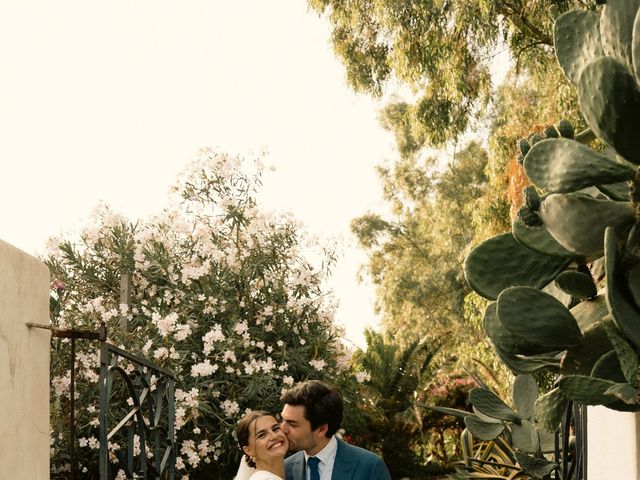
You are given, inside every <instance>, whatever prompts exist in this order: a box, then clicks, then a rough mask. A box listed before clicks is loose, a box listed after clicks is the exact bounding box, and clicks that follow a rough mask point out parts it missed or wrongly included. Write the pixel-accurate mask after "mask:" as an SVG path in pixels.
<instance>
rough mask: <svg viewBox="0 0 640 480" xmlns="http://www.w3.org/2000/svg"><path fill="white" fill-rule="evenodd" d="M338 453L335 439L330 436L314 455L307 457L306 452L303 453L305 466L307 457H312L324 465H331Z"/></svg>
mask: <svg viewBox="0 0 640 480" xmlns="http://www.w3.org/2000/svg"><path fill="white" fill-rule="evenodd" d="M337 451H338V441H337V440H336V437H334V436H332V437H331V439H330V440H329V443H327V444H326V445H325V446H324V448H323V449H322V450H320V451H319V452H318V453H316V454H315V455H309V454H308V453H307V452H306V451H305V452H304V461H305V465H306V462H307V460H309V457H311V456H313V457H316V458H317V459H318V460H320V461H321V462H322V463H324V464H325V465H327V464H329V463H331V461H332V460H333V459H334V458H335V457H336V452H337Z"/></svg>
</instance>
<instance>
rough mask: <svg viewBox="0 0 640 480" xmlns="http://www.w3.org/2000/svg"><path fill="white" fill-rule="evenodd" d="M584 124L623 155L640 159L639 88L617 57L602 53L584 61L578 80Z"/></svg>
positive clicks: (639, 161)
mask: <svg viewBox="0 0 640 480" xmlns="http://www.w3.org/2000/svg"><path fill="white" fill-rule="evenodd" d="M578 99H579V100H580V107H581V109H582V113H583V115H584V118H585V120H586V121H587V124H588V125H589V126H590V127H591V129H592V130H593V132H594V133H595V134H596V135H597V136H598V137H600V138H601V139H602V140H604V141H605V142H607V143H608V144H609V145H611V146H612V147H613V148H615V149H616V151H617V152H618V153H619V154H620V155H622V156H623V157H624V158H625V159H627V160H629V161H630V162H633V163H635V164H638V163H640V135H638V130H637V128H638V127H637V126H638V125H640V90H639V89H638V86H637V84H636V81H635V78H634V76H633V75H632V74H631V72H630V71H629V70H628V69H627V67H625V66H624V65H623V64H622V63H620V62H619V61H617V60H615V59H613V58H611V57H601V58H598V59H597V60H594V61H593V62H591V63H590V64H589V65H587V66H586V67H585V68H584V69H583V70H582V74H581V75H580V80H579V82H578Z"/></svg>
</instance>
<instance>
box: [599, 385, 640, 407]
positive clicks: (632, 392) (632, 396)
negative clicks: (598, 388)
mask: <svg viewBox="0 0 640 480" xmlns="http://www.w3.org/2000/svg"><path fill="white" fill-rule="evenodd" d="M604 393H605V395H611V396H614V397H616V398H619V399H620V400H622V401H623V402H624V403H626V404H628V405H637V404H638V403H640V390H638V389H637V388H634V387H633V385H629V384H628V383H616V384H615V385H612V386H611V387H609V388H608V389H607V390H606V391H605V392H604Z"/></svg>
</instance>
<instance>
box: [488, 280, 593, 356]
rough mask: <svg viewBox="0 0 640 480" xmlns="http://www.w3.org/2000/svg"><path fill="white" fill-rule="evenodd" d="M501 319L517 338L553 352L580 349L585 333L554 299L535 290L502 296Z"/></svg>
mask: <svg viewBox="0 0 640 480" xmlns="http://www.w3.org/2000/svg"><path fill="white" fill-rule="evenodd" d="M497 304H498V307H497V312H498V318H499V319H500V322H501V323H502V324H503V325H504V326H505V327H506V328H507V330H509V331H510V332H511V333H513V334H514V335H516V336H519V337H524V338H527V339H528V340H529V341H531V342H533V343H537V344H541V345H545V346H547V347H548V349H549V350H551V349H553V348H557V349H561V350H562V349H565V348H568V347H571V346H575V345H578V344H579V343H580V342H581V341H582V333H581V332H580V328H579V327H578V324H577V323H576V320H575V318H573V315H571V312H570V311H569V310H568V309H567V308H566V307H565V306H564V305H562V303H560V302H559V301H558V300H556V299H555V298H554V297H552V296H551V295H549V294H547V293H544V292H541V291H540V290H537V289H535V288H531V287H510V288H507V289H506V290H504V291H503V292H502V293H501V294H500V295H499V296H498V302H497Z"/></svg>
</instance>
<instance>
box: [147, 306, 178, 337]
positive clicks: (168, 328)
mask: <svg viewBox="0 0 640 480" xmlns="http://www.w3.org/2000/svg"><path fill="white" fill-rule="evenodd" d="M151 321H152V322H153V324H154V325H155V326H156V327H157V328H158V332H159V333H160V335H162V336H163V337H166V336H168V335H170V334H171V333H173V331H174V330H175V328H176V322H177V321H178V314H177V313H175V312H172V313H170V314H169V315H167V316H166V317H164V318H163V317H161V316H160V314H159V313H154V314H153V315H152V316H151Z"/></svg>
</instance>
